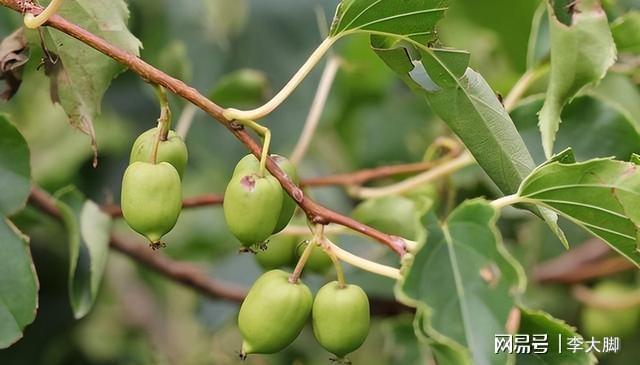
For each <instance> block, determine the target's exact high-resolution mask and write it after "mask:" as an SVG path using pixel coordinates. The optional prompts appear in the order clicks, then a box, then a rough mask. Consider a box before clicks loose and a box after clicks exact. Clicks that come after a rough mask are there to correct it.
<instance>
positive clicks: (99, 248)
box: [56, 187, 111, 318]
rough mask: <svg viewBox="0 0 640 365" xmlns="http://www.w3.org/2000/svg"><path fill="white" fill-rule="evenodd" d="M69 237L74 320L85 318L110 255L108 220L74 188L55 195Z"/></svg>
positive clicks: (70, 294) (95, 205)
mask: <svg viewBox="0 0 640 365" xmlns="http://www.w3.org/2000/svg"><path fill="white" fill-rule="evenodd" d="M56 197H57V199H58V201H57V206H58V209H60V213H61V214H62V220H63V221H64V224H65V226H66V228H67V234H68V235H69V264H70V265H69V299H70V301H71V307H72V309H73V313H74V316H75V317H76V318H82V317H84V316H85V315H86V314H87V313H88V312H89V310H91V307H92V306H93V302H94V300H95V298H96V295H97V294H98V289H99V288H100V282H101V281H102V275H103V273H104V268H105V265H106V263H107V257H108V253H109V236H110V233H111V217H110V216H109V215H108V214H106V213H104V212H102V211H101V210H100V207H99V206H98V205H97V204H96V203H94V202H92V201H90V200H86V198H85V197H84V195H82V193H80V192H79V191H78V190H77V189H76V188H74V187H69V188H65V189H63V190H61V191H60V192H58V193H57V194H56Z"/></svg>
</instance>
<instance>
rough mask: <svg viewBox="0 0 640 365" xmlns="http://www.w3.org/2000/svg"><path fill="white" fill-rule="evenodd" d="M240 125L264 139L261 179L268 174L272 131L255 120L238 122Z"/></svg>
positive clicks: (261, 154) (261, 155) (261, 157)
mask: <svg viewBox="0 0 640 365" xmlns="http://www.w3.org/2000/svg"><path fill="white" fill-rule="evenodd" d="M238 123H240V124H242V125H244V126H246V127H248V128H251V129H252V130H253V131H254V132H256V133H258V134H259V135H261V136H262V137H263V138H264V141H263V143H262V152H261V153H260V177H264V175H265V174H266V172H267V157H268V156H269V147H270V146H271V130H270V129H269V128H267V127H265V126H263V125H260V124H258V123H256V122H254V121H253V120H238Z"/></svg>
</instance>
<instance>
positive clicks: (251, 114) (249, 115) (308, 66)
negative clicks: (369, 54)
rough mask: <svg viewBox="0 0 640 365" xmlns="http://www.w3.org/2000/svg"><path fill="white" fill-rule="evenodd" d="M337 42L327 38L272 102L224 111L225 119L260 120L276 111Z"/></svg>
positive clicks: (334, 38)
mask: <svg viewBox="0 0 640 365" xmlns="http://www.w3.org/2000/svg"><path fill="white" fill-rule="evenodd" d="M336 40H337V37H329V38H325V40H324V41H322V43H320V45H319V46H318V48H316V50H315V51H313V53H312V54H311V55H310V56H309V58H308V59H307V61H305V63H304V64H303V65H302V66H301V67H300V69H298V71H297V72H296V73H295V74H294V75H293V77H292V78H291V80H289V82H288V83H287V84H286V85H285V86H284V87H283V88H282V90H280V91H279V92H278V93H277V94H276V95H275V96H274V97H273V98H272V99H271V100H269V101H268V102H267V103H266V104H264V105H262V106H260V107H258V108H256V109H252V110H238V109H234V108H227V109H225V111H224V114H223V115H224V117H225V118H227V119H228V120H237V121H240V120H257V119H260V118H262V117H264V116H266V115H268V114H269V113H271V112H272V111H274V110H275V109H276V108H277V107H278V106H280V104H282V103H283V102H284V101H285V100H287V98H288V97H289V95H291V93H292V92H293V91H294V90H295V89H296V88H297V87H298V85H300V83H301V82H302V80H304V79H305V78H306V77H307V75H308V74H309V73H310V72H311V70H313V68H314V67H315V66H316V65H317V64H318V62H320V60H321V59H322V57H323V56H324V55H325V53H327V51H328V50H329V48H331V46H332V45H333V43H334V42H335V41H336Z"/></svg>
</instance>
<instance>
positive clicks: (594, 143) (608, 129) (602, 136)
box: [511, 77, 640, 163]
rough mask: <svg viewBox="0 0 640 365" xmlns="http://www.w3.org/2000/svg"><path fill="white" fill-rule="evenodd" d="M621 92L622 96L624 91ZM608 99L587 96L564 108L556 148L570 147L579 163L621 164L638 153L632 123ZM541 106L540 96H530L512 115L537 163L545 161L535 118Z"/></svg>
mask: <svg viewBox="0 0 640 365" xmlns="http://www.w3.org/2000/svg"><path fill="white" fill-rule="evenodd" d="M608 78H609V77H607V78H606V79H605V80H607V79H608ZM603 84H604V82H603ZM599 88H600V87H598V89H599ZM620 90H621V92H624V91H623V90H626V89H620ZM610 95H616V94H614V93H612V94H610ZM632 95H633V94H631V96H632ZM609 99H610V98H607V99H603V98H602V97H601V96H600V95H595V94H592V93H589V94H588V95H583V96H579V97H577V98H575V99H574V100H573V102H572V103H571V104H569V105H567V107H566V108H564V110H563V111H562V120H563V122H562V128H561V129H560V130H559V131H558V134H557V136H556V146H557V148H563V149H564V148H569V147H571V148H572V149H573V151H574V153H575V155H576V158H577V159H579V160H587V159H591V158H597V157H602V156H615V157H616V158H617V159H620V160H624V159H628V158H629V156H630V155H631V153H633V152H634V151H640V134H638V132H637V130H636V127H635V122H634V119H633V118H632V117H631V114H630V113H628V112H627V110H626V109H623V107H622V106H621V105H619V103H618V101H615V102H612V101H610V100H609ZM543 102H544V96H543V95H537V96H532V97H530V98H527V99H525V100H524V101H523V102H522V103H520V104H519V105H518V107H516V109H514V110H513V112H511V117H512V118H513V120H514V122H515V123H516V126H517V127H518V131H519V132H520V134H521V135H522V138H523V139H524V140H525V142H526V144H527V146H528V147H529V151H531V154H532V155H533V158H534V160H535V161H536V162H538V163H543V162H545V161H546V159H545V156H544V151H543V150H542V146H541V145H540V129H539V128H538V115H537V113H538V110H540V108H541V107H542V104H543ZM585 131H588V132H585Z"/></svg>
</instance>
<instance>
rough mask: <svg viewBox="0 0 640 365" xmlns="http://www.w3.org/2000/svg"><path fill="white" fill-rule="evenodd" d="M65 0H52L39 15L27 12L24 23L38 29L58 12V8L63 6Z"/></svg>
mask: <svg viewBox="0 0 640 365" xmlns="http://www.w3.org/2000/svg"><path fill="white" fill-rule="evenodd" d="M63 2H64V0H51V2H50V3H49V5H48V6H47V7H46V8H45V9H44V10H43V11H42V12H41V13H40V14H38V15H37V16H36V15H33V14H31V13H27V14H25V15H24V25H25V26H26V27H27V28H29V29H36V28H38V27H40V26H41V25H42V24H44V23H46V22H47V21H48V20H49V18H51V17H52V16H53V15H54V14H55V13H56V12H58V9H60V6H62V3H63Z"/></svg>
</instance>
